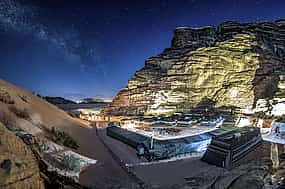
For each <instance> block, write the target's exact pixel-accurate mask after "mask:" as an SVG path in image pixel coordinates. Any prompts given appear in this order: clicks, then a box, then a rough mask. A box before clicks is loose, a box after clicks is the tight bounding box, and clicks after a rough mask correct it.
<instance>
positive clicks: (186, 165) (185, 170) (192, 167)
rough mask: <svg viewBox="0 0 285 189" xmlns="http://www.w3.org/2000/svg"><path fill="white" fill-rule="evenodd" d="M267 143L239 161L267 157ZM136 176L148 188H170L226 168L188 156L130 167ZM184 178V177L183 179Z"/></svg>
mask: <svg viewBox="0 0 285 189" xmlns="http://www.w3.org/2000/svg"><path fill="white" fill-rule="evenodd" d="M268 150H269V146H268V143H263V144H262V145H261V146H260V147H258V148H257V149H256V150H254V151H252V152H251V153H250V154H248V155H247V157H246V158H244V159H243V161H242V162H241V163H248V162H250V161H254V162H257V161H258V160H260V159H261V158H269V153H268ZM131 170H132V171H133V172H134V173H135V175H136V176H137V177H139V178H140V179H141V180H143V181H144V182H145V184H146V185H147V186H148V187H149V188H159V189H168V188H169V189H170V188H181V187H182V186H184V185H187V183H186V179H187V178H193V177H196V176H198V175H201V174H205V173H211V174H212V175H217V176H218V175H221V174H222V173H223V172H225V171H226V170H225V169H223V168H219V167H216V166H214V165H210V164H208V163H206V162H203V161H201V160H200V158H188V159H182V160H178V161H173V162H163V163H156V164H151V165H138V166H134V167H132V169H131ZM185 178H186V179H185Z"/></svg>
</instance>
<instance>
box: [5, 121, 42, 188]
mask: <svg viewBox="0 0 285 189" xmlns="http://www.w3.org/2000/svg"><path fill="white" fill-rule="evenodd" d="M0 188H1V189H26V188H27V189H42V188H44V184H43V180H42V179H41V177H40V170H39V166H38V162H37V160H36V158H35V156H34V154H33V152H32V151H31V150H30V148H29V147H28V146H26V145H25V144H24V143H23V141H22V140H21V139H19V138H18V137H16V136H15V135H14V134H13V133H12V132H10V131H9V130H7V129H6V128H5V127H4V126H3V125H2V124H1V123H0Z"/></svg>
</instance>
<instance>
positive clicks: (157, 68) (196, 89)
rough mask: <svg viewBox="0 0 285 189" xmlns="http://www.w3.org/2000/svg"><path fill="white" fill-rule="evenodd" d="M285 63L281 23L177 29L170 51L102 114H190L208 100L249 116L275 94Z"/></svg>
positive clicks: (156, 58)
mask: <svg viewBox="0 0 285 189" xmlns="http://www.w3.org/2000/svg"><path fill="white" fill-rule="evenodd" d="M284 58H285V20H278V21H275V22H261V23H237V22H225V23H222V24H221V25H219V26H218V27H217V28H215V27H204V28H197V29H193V28H187V27H183V28H177V29H176V30H175V32H174V37H173V39H172V42H171V47H170V48H167V49H165V50H164V51H163V52H162V53H161V54H159V55H157V56H154V57H151V58H149V59H148V60H146V62H145V66H144V67H143V68H142V69H141V70H139V71H137V72H136V73H135V74H134V76H133V77H132V78H131V79H130V80H129V81H128V85H127V87H126V88H125V89H123V90H121V91H120V92H119V93H118V95H117V96H116V97H115V99H114V100H113V102H112V103H111V104H109V106H107V107H106V108H105V109H104V113H105V114H111V115H150V114H151V115H154V114H171V113H174V112H189V111H191V110H192V109H193V108H195V107H197V106H198V105H200V104H203V102H204V101H206V102H207V101H209V100H210V101H212V102H213V103H214V106H215V107H224V106H226V107H229V106H235V107H238V108H241V109H249V110H250V109H253V108H255V106H256V102H257V101H258V100H259V99H270V98H272V97H273V96H274V95H275V93H276V92H277V91H278V83H279V80H280V78H282V77H283V76H284V75H285V72H284V71H285V59H284Z"/></svg>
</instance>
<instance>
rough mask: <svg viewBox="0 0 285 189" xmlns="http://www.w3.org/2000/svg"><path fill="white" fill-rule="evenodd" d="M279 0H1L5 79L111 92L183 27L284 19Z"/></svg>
mask: <svg viewBox="0 0 285 189" xmlns="http://www.w3.org/2000/svg"><path fill="white" fill-rule="evenodd" d="M284 9H285V1H283V0H279V1H277V0H276V1H274V0H258V1H254V0H40V1H39V0H0V78H2V79H4V80H7V81H9V82H12V83H14V84H16V85H18V86H20V87H23V88H26V89H27V90H30V91H32V92H36V93H40V94H42V95H50V96H63V97H66V98H69V99H74V100H76V99H79V98H84V97H99V98H107V97H112V96H114V95H115V94H116V93H117V92H118V91H119V90H120V89H121V88H123V87H125V86H126V84H127V81H128V79H130V77H131V76H132V75H133V74H134V72H135V71H136V70H138V69H140V68H142V67H143V65H144V61H145V59H147V58H148V57H150V56H153V55H156V54H159V53H160V52H162V51H163V49H164V48H167V47H169V46H170V42H171V38H172V35H173V30H174V29H175V28H176V27H179V26H192V27H200V26H205V25H214V26H216V25H218V24H220V23H221V22H223V21H228V20H234V21H240V22H254V21H274V20H276V19H280V18H285V11H284Z"/></svg>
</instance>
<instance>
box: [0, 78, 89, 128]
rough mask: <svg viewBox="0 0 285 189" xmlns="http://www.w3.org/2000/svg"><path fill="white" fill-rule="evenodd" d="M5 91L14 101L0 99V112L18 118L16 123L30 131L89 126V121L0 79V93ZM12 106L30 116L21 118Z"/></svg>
mask: <svg viewBox="0 0 285 189" xmlns="http://www.w3.org/2000/svg"><path fill="white" fill-rule="evenodd" d="M3 93H6V94H8V95H9V96H10V98H11V100H12V101H13V102H14V103H4V102H1V101H0V113H1V112H6V113H8V114H10V116H11V117H12V118H13V119H15V120H16V125H17V126H18V127H20V128H22V129H23V130H26V131H28V132H29V133H32V134H38V133H40V132H41V129H40V128H52V127H57V128H63V127H68V126H69V125H79V126H84V127H87V126H88V123H86V122H83V121H80V120H77V119H75V118H72V117H71V116H69V115H68V114H67V113H66V112H64V111H63V110H61V109H59V108H58V107H56V106H54V105H52V104H50V103H48V102H47V101H45V100H44V99H42V98H40V97H38V96H36V95H34V94H32V93H31V92H28V91H26V90H24V89H21V88H19V87H17V86H15V85H13V84H11V83H8V82H6V81H4V80H1V79H0V95H1V94H3ZM11 107H15V108H16V109H18V110H21V111H26V112H28V114H29V117H30V118H29V119H26V120H24V119H22V118H20V117H19V116H17V115H15V113H12V112H11V111H10V109H11Z"/></svg>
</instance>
